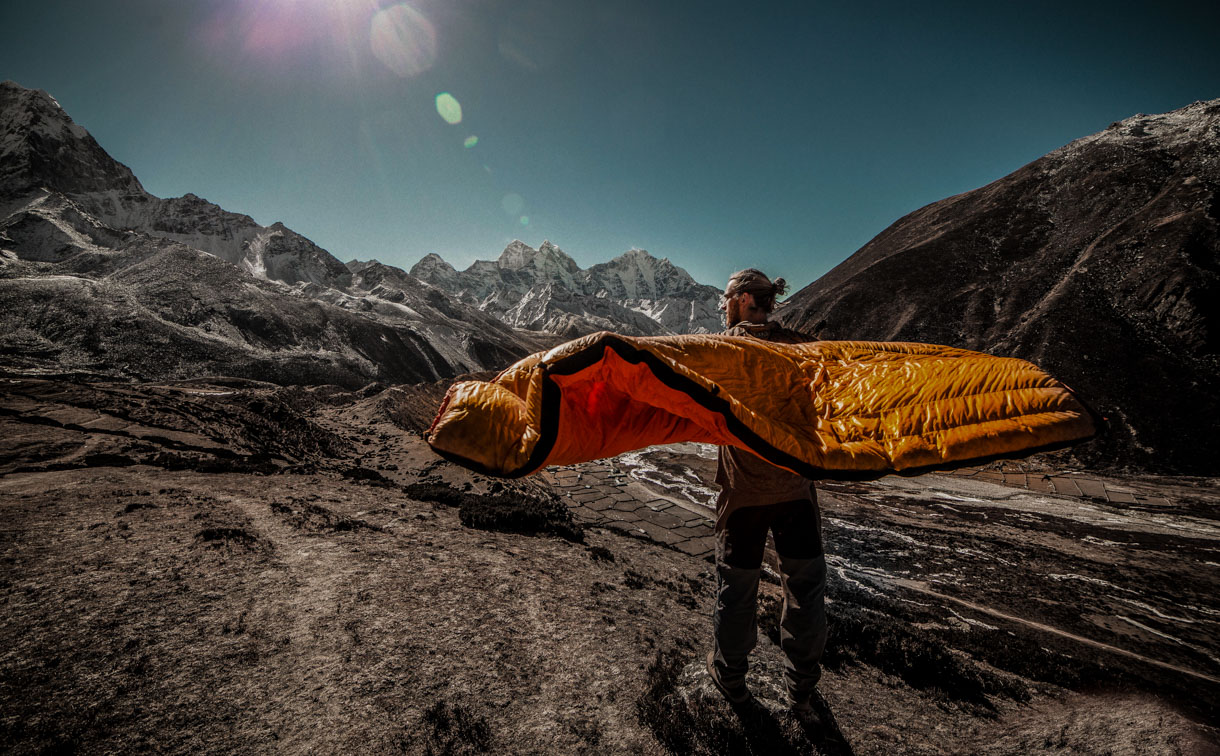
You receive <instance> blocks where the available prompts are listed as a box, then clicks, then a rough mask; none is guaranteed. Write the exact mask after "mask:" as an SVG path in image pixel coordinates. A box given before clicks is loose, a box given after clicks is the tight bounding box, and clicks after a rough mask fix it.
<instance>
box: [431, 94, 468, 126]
mask: <svg viewBox="0 0 1220 756" xmlns="http://www.w3.org/2000/svg"><path fill="white" fill-rule="evenodd" d="M436 112H437V113H439V114H440V116H441V118H444V119H445V123H449V124H454V125H456V124H459V123H461V122H462V103H460V102H458V101H457V98H456V97H454V96H453V95H451V94H449V93H448V92H441V93H440V94H438V95H437V96H436Z"/></svg>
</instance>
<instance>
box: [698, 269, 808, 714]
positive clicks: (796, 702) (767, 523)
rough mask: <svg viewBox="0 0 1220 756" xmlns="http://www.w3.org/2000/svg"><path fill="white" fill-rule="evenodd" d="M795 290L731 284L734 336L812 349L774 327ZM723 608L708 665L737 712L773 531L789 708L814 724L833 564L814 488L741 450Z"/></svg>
mask: <svg viewBox="0 0 1220 756" xmlns="http://www.w3.org/2000/svg"><path fill="white" fill-rule="evenodd" d="M785 288H786V284H785V282H784V280H783V279H782V278H777V279H775V281H774V282H772V281H771V280H770V279H769V278H767V276H766V275H764V274H763V273H762V272H761V271H759V270H756V269H753V268H748V269H746V270H742V271H738V272H737V273H734V274H733V275H732V277H730V278H729V283H728V286H726V287H725V290H724V296H723V299H722V305H721V309H723V310H724V312H725V325H726V326H727V327H728V330H727V331H725V333H726V334H728V335H730V336H748V337H752V338H758V339H765V340H768V341H780V342H786V343H794V342H800V341H808V340H809V339H808V338H805V337H803V336H802V335H801V334H798V333H796V332H793V331H789V330H787V329H785V328H783V327H781V326H780V325H779V324H778V323H775V322H772V321H770V320H769V317H770V314H771V311H772V309H773V308H774V305H775V298H776V296H778V295H782V294H783V293H784V290H785ZM716 483H717V484H718V485H719V486H720V495H719V497H718V498H717V500H716V526H715V531H716V575H717V595H716V608H715V611H714V612H713V615H712V627H713V637H714V645H713V648H712V650H711V651H710V652H709V653H708V656H707V668H708V673H709V674H710V675H711V678H712V682H713V683H714V685H715V686H716V688H717V689H718V690H719V691H720V692H721V694H723V695H724V696H725V698H727V699H728V700H729V701H730V702H731V703H733V704H743V703H746V702H747V701H749V700H750V697H751V696H750V692H749V689H748V688H747V687H746V672H747V670H748V669H749V662H748V657H749V654H750V651H752V650H753V648H754V646H755V644H756V642H757V635H758V628H757V603H758V581H759V577H760V576H761V573H762V562H763V551H764V549H765V547H766V542H767V531H768V530H770V531H771V532H772V534H773V535H774V539H775V552H776V555H777V556H778V557H779V571H780V580H781V583H782V585H783V592H784V604H783V611H782V614H781V617H780V647H781V649H782V650H783V653H784V683H785V687H786V689H787V693H788V697H789V704H790V706H791V708H792V711H793V712H795V713H796V714H798V715H806V716H813V714H812V712H813V706H812V701H813V699H814V696H815V690H814V689H815V686H816V685H817V682H818V678H819V677H820V675H821V658H822V651H823V649H824V648H825V646H826V610H825V605H824V604H825V601H824V599H825V593H826V559H825V556H824V554H823V552H822V523H821V513H820V512H819V511H818V505H817V494H816V491H815V489H814V487H813V482H812V481H810V480H808V479H807V478H804V477H802V476H800V475H797V474H796V473H792V472H789V471H787V470H784V469H782V468H779V467H776V466H774V465H772V464H770V463H769V462H766V461H764V460H763V459H762V458H760V457H758V456H756V455H754V454H752V453H750V452H748V451H744V450H742V449H738V448H736V447H733V446H722V447H720V453H719V460H718V463H717V469H716Z"/></svg>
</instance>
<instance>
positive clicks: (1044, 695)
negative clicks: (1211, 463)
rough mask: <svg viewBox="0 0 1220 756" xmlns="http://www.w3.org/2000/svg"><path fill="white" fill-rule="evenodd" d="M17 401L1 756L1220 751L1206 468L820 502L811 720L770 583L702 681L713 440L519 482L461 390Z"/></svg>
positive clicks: (968, 478)
mask: <svg viewBox="0 0 1220 756" xmlns="http://www.w3.org/2000/svg"><path fill="white" fill-rule="evenodd" d="M0 380H4V383H3V384H0V507H2V508H3V525H2V526H0V560H3V565H4V569H3V571H2V572H0V604H2V606H3V612H2V613H0V744H2V747H3V749H4V750H5V751H8V752H14V753H35V752H47V751H83V752H110V751H139V750H158V751H170V752H200V751H202V752H267V751H274V752H289V753H297V752H310V753H314V752H317V753H333V752H351V751H363V752H373V753H384V752H406V753H437V754H440V753H451V754H457V753H481V752H487V753H666V752H673V753H688V752H693V753H768V754H769V753H812V752H822V753H852V752H854V753H857V754H888V753H899V752H900V753H1030V752H1034V753H1186V754H1195V753H1217V752H1220V750H1218V749H1217V746H1216V743H1217V739H1218V730H1217V729H1216V726H1217V725H1218V724H1220V708H1218V704H1220V659H1218V657H1220V643H1217V641H1216V637H1217V627H1218V626H1220V599H1218V598H1217V588H1218V587H1220V570H1217V567H1218V566H1220V556H1218V555H1220V489H1218V486H1217V481H1215V480H1211V479H1198V478H1193V479H1174V480H1168V479H1139V480H1129V479H1123V480H1118V479H1104V478H1098V477H1096V476H1089V475H1079V474H1078V475H1068V474H1066V473H1065V471H1063V470H1058V469H1053V468H1045V469H1043V468H1038V467H1037V464H1036V463H1022V465H1019V466H1018V465H1012V464H1009V466H1008V467H1007V468H1002V467H993V468H990V469H983V470H967V471H962V472H961V474H959V475H941V476H924V477H921V478H915V479H903V478H887V479H884V480H882V481H878V482H876V483H867V484H865V483H850V484H848V483H831V482H825V483H823V484H822V485H821V486H820V490H821V502H822V506H823V512H824V522H825V540H826V546H827V553H828V555H829V561H830V564H831V568H832V569H831V573H832V574H831V584H830V599H831V602H830V604H829V614H830V618H831V623H832V625H831V641H830V646H829V648H828V652H827V657H826V666H827V671H826V675H825V677H824V679H823V682H822V684H821V690H822V693H823V694H824V697H825V700H826V705H827V707H828V708H827V709H825V710H823V712H822V714H823V718H824V719H825V720H826V726H825V727H821V728H818V727H812V726H809V725H808V724H807V723H801V722H798V721H796V720H794V719H792V718H791V717H789V716H788V715H787V714H785V713H784V711H783V708H782V704H781V700H782V697H781V696H780V695H779V676H778V670H779V665H780V656H779V652H778V649H777V647H776V646H775V644H774V641H773V638H774V636H775V635H776V616H777V612H778V599H777V596H778V587H777V586H776V585H773V584H771V583H767V584H764V587H763V594H764V595H763V598H762V602H761V609H760V629H761V631H762V632H761V637H760V645H759V649H758V651H757V652H756V656H757V663H756V664H755V668H754V670H753V671H752V673H751V678H750V682H751V685H752V686H753V688H754V690H755V692H756V703H755V704H754V705H752V706H749V707H745V708H743V709H740V710H736V711H735V710H733V709H731V708H730V707H729V706H728V705H727V704H725V703H723V702H722V701H721V700H720V699H719V698H718V697H717V696H716V695H715V693H714V692H712V691H711V690H710V689H709V686H708V682H707V678H706V674H705V673H704V672H703V671H702V669H701V661H700V660H701V656H702V654H703V652H704V651H705V649H706V648H707V643H708V634H709V624H710V623H709V620H708V616H709V614H710V611H711V604H712V589H713V582H714V579H713V576H712V566H711V563H710V562H709V561H708V559H707V555H708V549H709V548H710V541H709V536H710V532H711V531H710V525H709V518H708V510H707V504H708V500H709V497H710V495H711V489H710V487H709V483H708V481H709V479H710V478H709V476H708V471H709V466H710V465H711V464H712V460H711V459H710V458H709V455H708V451H707V450H706V449H702V448H699V447H674V448H667V449H662V450H655V451H653V452H650V453H648V454H635V455H624V457H620V458H618V459H616V460H613V461H603V462H599V463H592V464H590V465H587V466H582V467H579V468H563V469H555V470H551V471H548V472H547V473H546V474H545V475H543V476H536V477H534V478H531V479H528V480H526V481H519V482H513V483H501V482H498V481H492V480H489V479H485V478H480V477H478V476H473V475H471V474H469V473H468V472H466V471H464V470H461V469H459V468H456V467H453V466H452V465H449V464H448V463H446V462H443V461H442V460H440V459H439V458H437V457H435V456H434V455H432V454H431V453H430V451H429V450H428V449H427V447H426V445H425V444H423V442H422V441H421V439H420V437H419V431H420V430H422V428H423V424H424V423H426V422H427V419H428V417H429V416H430V414H431V408H433V407H435V406H436V403H437V401H438V399H439V396H440V393H441V392H442V391H443V386H439V385H436V386H419V387H397V388H392V389H388V390H382V389H380V388H379V387H372V388H370V389H369V390H366V391H364V392H344V391H341V390H338V389H334V388H314V389H303V388H279V387H274V386H271V385H269V384H257V383H253V382H249V381H212V382H209V383H206V384H204V383H175V384H161V385H149V384H141V385H134V384H116V383H109V384H107V383H82V382H72V381H67V380H56V379H41V380H33V379H28V378H21V377H13V378H8V379H0ZM1069 482H1071V483H1072V485H1074V486H1075V488H1074V489H1070V488H1069V487H1068V483H1069ZM1060 486H1062V490H1060ZM1048 487H1049V489H1048Z"/></svg>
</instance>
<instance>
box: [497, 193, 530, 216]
mask: <svg viewBox="0 0 1220 756" xmlns="http://www.w3.org/2000/svg"><path fill="white" fill-rule="evenodd" d="M500 207H502V208H504V212H505V213H506V214H508V215H517V214H518V213H520V212H521V211H522V210H523V209H525V198H524V197H522V196H521V195H520V194H517V193H516V192H512V193H509V194H506V195H504V199H502V200H500Z"/></svg>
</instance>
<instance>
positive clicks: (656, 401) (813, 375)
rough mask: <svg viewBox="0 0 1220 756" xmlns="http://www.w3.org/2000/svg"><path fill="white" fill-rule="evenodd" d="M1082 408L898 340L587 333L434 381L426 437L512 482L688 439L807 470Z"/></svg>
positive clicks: (1062, 418)
mask: <svg viewBox="0 0 1220 756" xmlns="http://www.w3.org/2000/svg"><path fill="white" fill-rule="evenodd" d="M1094 432H1095V429H1094V423H1093V419H1092V416H1091V414H1090V412H1089V411H1088V410H1087V409H1086V408H1085V407H1084V405H1082V404H1081V403H1080V402H1079V401H1078V400H1077V399H1076V398H1075V397H1074V396H1073V395H1072V392H1071V391H1070V390H1068V388H1067V387H1066V386H1064V385H1063V384H1061V383H1059V382H1058V381H1056V380H1055V379H1053V378H1051V377H1050V376H1049V375H1047V374H1046V373H1044V372H1043V371H1041V370H1039V369H1038V368H1037V367H1035V366H1034V365H1032V364H1030V363H1028V362H1025V361H1023V360H1018V359H1011V358H1004V357H994V356H992V355H988V354H981V353H979V352H970V351H967V350H964V349H955V348H952V347H945V346H936V345H933V344H913V343H903V342H868V341H814V342H808V343H802V344H781V343H775V342H771V341H764V340H761V339H755V338H750V337H745V336H718V335H689V336H660V337H632V336H620V335H616V334H613V333H608V332H601V333H595V334H592V335H589V336H585V337H583V338H579V339H576V340H574V341H569V342H567V343H566V344H561V345H560V346H557V347H555V348H554V349H552V350H550V351H548V352H540V353H538V354H534V355H531V356H529V357H526V358H525V359H523V360H521V361H520V362H517V363H516V364H514V365H512V366H511V367H509V368H508V369H506V370H505V371H504V372H502V373H501V374H500V375H499V376H497V377H496V378H495V380H493V381H491V382H485V381H466V382H462V383H457V384H455V385H454V386H453V387H451V388H450V389H449V392H448V393H447V394H446V395H445V399H444V401H443V402H442V404H441V407H440V411H439V413H438V414H437V417H436V419H435V420H434V421H433V422H432V427H431V428H430V429H429V431H428V434H427V436H426V438H427V441H428V443H429V444H430V445H431V446H432V448H433V449H434V450H435V451H436V452H437V453H439V454H441V455H442V456H444V457H445V458H447V459H449V460H451V461H454V462H456V463H458V464H461V465H463V466H466V467H469V468H471V469H474V470H477V471H479V472H483V473H487V474H490V475H498V476H503V477H518V476H522V475H529V474H530V473H533V472H537V471H538V470H540V469H542V468H543V467H545V466H547V465H568V464H574V463H577V462H584V461H587V460H592V459H599V458H602V457H611V456H614V455H616V454H621V453H623V452H627V451H631V450H633V449H642V448H644V447H647V446H652V445H653V444H668V443H674V442H678V441H698V442H703V443H709V444H719V445H727V446H737V447H740V448H742V449H746V450H748V451H751V452H753V453H754V454H757V455H758V456H760V457H762V458H763V459H765V460H767V461H768V462H771V463H772V464H775V465H778V466H780V467H783V468H787V469H788V470H791V471H793V472H796V473H799V474H801V475H804V476H806V477H809V478H856V479H859V478H876V477H880V476H882V475H885V474H888V473H893V472H897V473H902V474H914V473H918V472H922V471H926V470H929V469H935V468H951V467H955V466H960V465H961V464H964V463H966V462H977V461H979V460H982V459H987V458H991V457H997V456H1010V455H1014V454H1018V453H1029V452H1031V451H1034V450H1037V449H1044V448H1048V447H1054V446H1062V445H1064V444H1067V443H1069V442H1072V441H1078V440H1081V439H1085V438H1088V437H1090V436H1092V435H1093V433H1094Z"/></svg>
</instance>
